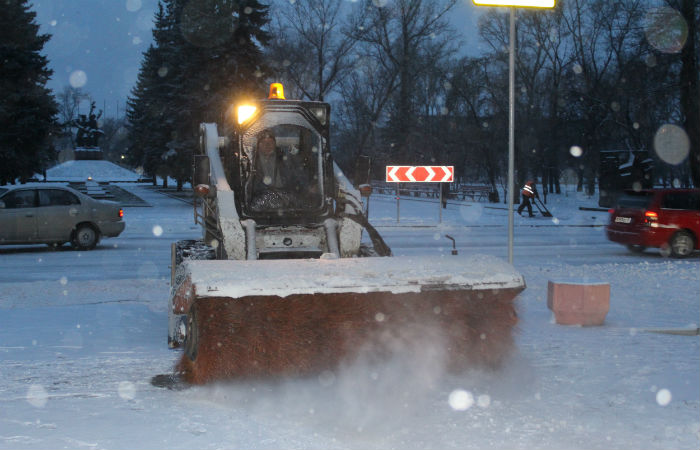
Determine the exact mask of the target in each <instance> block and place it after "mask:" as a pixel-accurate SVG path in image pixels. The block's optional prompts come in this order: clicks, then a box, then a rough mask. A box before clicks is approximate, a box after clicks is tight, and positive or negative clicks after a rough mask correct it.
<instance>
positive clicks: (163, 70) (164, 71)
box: [141, 66, 168, 170]
mask: <svg viewBox="0 0 700 450" xmlns="http://www.w3.org/2000/svg"><path fill="white" fill-rule="evenodd" d="M167 74H168V68H167V67H165V66H163V67H161V68H160V69H158V76H159V77H161V78H163V77H164V76H166V75H167ZM141 170H143V168H141Z"/></svg>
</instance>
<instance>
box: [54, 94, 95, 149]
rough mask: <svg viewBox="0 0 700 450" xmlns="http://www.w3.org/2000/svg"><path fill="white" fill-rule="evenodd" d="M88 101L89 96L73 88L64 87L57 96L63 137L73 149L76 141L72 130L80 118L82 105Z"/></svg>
mask: <svg viewBox="0 0 700 450" xmlns="http://www.w3.org/2000/svg"><path fill="white" fill-rule="evenodd" d="M86 99H89V95H87V94H85V93H84V92H83V91H82V90H81V89H80V88H75V87H73V86H64V87H63V90H62V91H61V92H59V93H58V95H56V100H57V102H58V117H59V121H60V127H61V131H62V134H63V137H64V138H67V139H68V141H69V143H70V146H71V148H72V147H75V139H74V138H73V133H72V132H71V129H72V128H73V127H74V121H75V120H76V119H77V118H78V110H79V107H80V103H81V102H82V101H84V100H86Z"/></svg>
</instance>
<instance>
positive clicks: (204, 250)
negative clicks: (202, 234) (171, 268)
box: [175, 239, 216, 266]
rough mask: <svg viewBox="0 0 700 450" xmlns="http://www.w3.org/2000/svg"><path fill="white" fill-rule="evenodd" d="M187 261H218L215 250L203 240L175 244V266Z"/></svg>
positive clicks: (190, 240)
mask: <svg viewBox="0 0 700 450" xmlns="http://www.w3.org/2000/svg"><path fill="white" fill-rule="evenodd" d="M186 259H216V254H215V250H214V249H213V248H212V247H210V246H208V245H207V244H205V243H204V241H202V240H195V239H186V240H182V241H177V242H176V243H175V266H179V265H180V264H181V263H182V261H184V260H186Z"/></svg>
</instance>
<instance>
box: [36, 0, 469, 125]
mask: <svg viewBox="0 0 700 450" xmlns="http://www.w3.org/2000/svg"><path fill="white" fill-rule="evenodd" d="M348 1H351V0H348ZM157 5H158V0H34V2H33V9H34V10H35V11H36V12H37V19H36V20H37V22H38V23H39V25H41V31H42V33H49V34H51V35H52V38H51V40H50V41H49V42H48V43H47V44H46V46H45V47H44V54H45V55H46V56H47V57H48V58H49V66H50V67H51V68H52V69H53V71H54V74H53V77H52V79H51V81H50V82H49V87H50V88H51V89H53V90H54V91H55V92H59V91H61V90H62V89H63V88H64V87H65V86H68V85H69V84H73V85H74V86H76V87H81V88H82V89H83V90H84V91H85V92H87V93H88V94H90V95H91V96H92V98H93V99H94V100H95V102H96V105H97V107H98V108H99V109H104V111H105V113H104V117H115V116H116V115H117V114H119V115H120V116H121V115H123V114H124V108H125V102H126V99H127V96H128V95H129V93H130V91H131V89H132V87H133V86H134V83H135V82H136V75H137V74H138V70H139V67H140V64H141V59H142V57H143V52H144V51H145V50H146V49H147V48H148V45H149V44H150V43H151V41H152V35H151V28H152V26H153V16H154V13H155V11H156V8H157ZM476 9H477V8H476V7H474V6H473V4H472V1H471V0H459V3H458V5H457V8H456V9H455V10H454V13H453V16H452V21H453V24H454V26H455V27H456V28H459V29H462V30H463V32H464V33H465V35H467V36H469V41H468V42H469V43H470V44H471V45H469V49H465V51H466V52H467V53H470V54H473V53H476V52H475V47H476V37H475V36H476V34H475V32H474V30H475V28H476V15H477V13H476V12H475V11H476ZM88 107H89V105H87V104H85V105H84V106H83V107H82V109H85V111H83V110H82V109H81V113H84V112H87V108H88Z"/></svg>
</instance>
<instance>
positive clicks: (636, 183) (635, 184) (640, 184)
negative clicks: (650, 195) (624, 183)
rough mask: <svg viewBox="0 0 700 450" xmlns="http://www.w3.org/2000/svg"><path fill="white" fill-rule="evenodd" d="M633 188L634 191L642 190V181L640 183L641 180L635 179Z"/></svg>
mask: <svg viewBox="0 0 700 450" xmlns="http://www.w3.org/2000/svg"><path fill="white" fill-rule="evenodd" d="M632 190H633V191H634V192H641V191H642V183H640V182H639V181H635V182H634V183H632Z"/></svg>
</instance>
